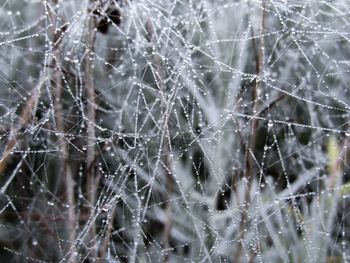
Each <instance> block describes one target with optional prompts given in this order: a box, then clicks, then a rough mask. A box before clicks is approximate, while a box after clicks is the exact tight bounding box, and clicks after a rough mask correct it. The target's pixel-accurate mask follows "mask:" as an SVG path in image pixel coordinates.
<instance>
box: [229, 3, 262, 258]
mask: <svg viewBox="0 0 350 263" xmlns="http://www.w3.org/2000/svg"><path fill="white" fill-rule="evenodd" d="M261 10H262V11H261V28H260V30H261V34H260V36H261V37H260V39H259V40H260V43H259V47H258V46H257V44H256V43H255V38H253V42H252V44H253V49H254V50H255V51H256V58H255V61H256V78H255V83H254V84H255V85H253V86H252V94H251V96H252V102H253V114H256V113H257V112H258V109H259V107H260V102H259V100H260V95H261V93H262V80H261V79H260V77H261V73H262V72H263V70H264V37H263V32H264V28H265V0H262V3H261ZM252 34H253V36H254V32H253V28H252ZM258 122H259V119H258V118H254V119H253V120H252V124H251V132H250V139H249V143H248V147H247V149H246V158H245V162H246V171H245V177H246V179H247V189H246V192H245V200H244V206H243V210H242V212H241V220H240V225H239V230H238V231H239V232H238V235H239V238H238V240H239V242H238V248H237V250H236V252H235V254H234V257H233V261H232V262H239V260H240V257H241V255H242V250H243V239H244V233H245V231H244V229H245V228H246V227H247V225H248V209H249V207H248V205H249V204H250V189H251V186H252V183H253V179H254V178H253V176H254V173H255V172H254V170H255V161H254V159H253V156H252V154H250V153H254V152H255V145H256V140H257V128H258Z"/></svg>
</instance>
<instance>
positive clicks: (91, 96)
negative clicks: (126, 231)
mask: <svg viewBox="0 0 350 263" xmlns="http://www.w3.org/2000/svg"><path fill="white" fill-rule="evenodd" d="M95 23H96V22H95V18H94V16H89V18H88V32H87V48H88V50H87V54H86V62H85V79H86V83H85V85H86V97H87V118H88V123H87V156H86V160H87V164H86V167H87V169H86V170H87V171H86V176H87V195H88V201H89V204H90V206H91V213H94V210H95V208H94V207H95V203H96V188H97V181H96V178H95V167H94V162H95V147H94V144H95V126H94V124H95V120H96V111H95V87H94V83H93V73H92V71H91V68H92V56H93V52H94V46H95V39H96V33H95V28H96V25H95ZM95 237H96V225H95V222H92V225H91V228H90V231H89V240H90V242H91V245H92V246H93V247H94V246H95V242H94V239H95ZM91 256H92V257H93V258H96V257H97V249H96V248H95V247H94V248H93V249H92V254H91Z"/></svg>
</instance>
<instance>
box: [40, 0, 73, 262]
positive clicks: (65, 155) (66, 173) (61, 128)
mask: <svg viewBox="0 0 350 263" xmlns="http://www.w3.org/2000/svg"><path fill="white" fill-rule="evenodd" d="M53 3H54V4H57V1H56V0H53ZM46 8H47V9H49V8H48V7H47V6H46ZM49 15H50V16H51V20H52V22H53V24H54V25H55V24H56V20H57V15H56V14H55V13H54V12H49ZM62 37H63V36H62ZM62 37H58V35H57V30H54V32H53V43H55V42H56V41H57V38H62ZM61 40H62V39H61ZM60 43H62V41H60ZM53 53H54V62H55V67H54V68H55V71H54V73H53V79H54V83H55V99H54V109H55V123H56V129H57V131H58V133H59V134H60V136H59V138H58V145H59V149H60V153H61V154H60V157H59V158H60V163H61V172H60V174H62V175H63V177H64V181H65V188H66V200H67V203H68V219H67V232H68V238H69V243H70V248H69V254H70V257H69V259H68V262H72V263H74V262H76V255H77V253H76V247H75V246H74V243H75V238H76V225H77V219H76V214H75V200H74V180H73V174H72V170H71V167H70V164H69V148H68V143H67V141H66V139H65V138H64V134H65V122H64V115H63V104H62V101H63V92H64V87H63V80H62V75H61V74H62V73H61V70H60V57H61V45H54V46H53ZM50 64H51V63H50Z"/></svg>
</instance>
